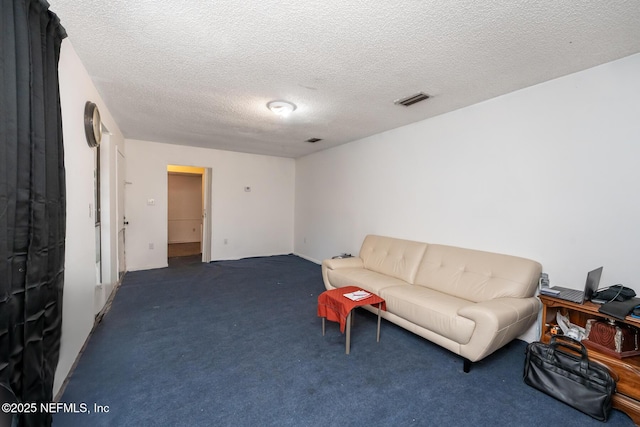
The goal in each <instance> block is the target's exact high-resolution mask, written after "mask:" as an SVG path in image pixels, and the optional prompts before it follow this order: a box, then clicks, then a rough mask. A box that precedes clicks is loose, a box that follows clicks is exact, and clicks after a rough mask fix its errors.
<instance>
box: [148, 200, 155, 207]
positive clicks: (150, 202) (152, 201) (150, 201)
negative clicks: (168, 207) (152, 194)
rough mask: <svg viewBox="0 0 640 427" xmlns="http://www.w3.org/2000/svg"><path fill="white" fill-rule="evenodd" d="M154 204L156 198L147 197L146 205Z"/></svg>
mask: <svg viewBox="0 0 640 427" xmlns="http://www.w3.org/2000/svg"><path fill="white" fill-rule="evenodd" d="M155 204H156V199H147V205H149V206H154V205H155Z"/></svg>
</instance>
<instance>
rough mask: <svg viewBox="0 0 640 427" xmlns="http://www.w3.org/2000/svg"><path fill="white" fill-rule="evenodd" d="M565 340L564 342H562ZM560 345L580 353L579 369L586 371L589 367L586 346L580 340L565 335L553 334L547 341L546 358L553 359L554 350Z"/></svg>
mask: <svg viewBox="0 0 640 427" xmlns="http://www.w3.org/2000/svg"><path fill="white" fill-rule="evenodd" d="M564 341H566V342H564ZM560 347H564V348H567V349H569V350H571V351H574V352H577V353H580V371H582V372H585V373H586V372H587V370H588V367H589V356H588V355H587V348H586V347H585V346H584V344H582V343H581V342H580V341H578V340H576V339H573V338H571V337H568V336H565V335H553V336H552V337H551V341H550V342H549V350H548V351H547V359H549V360H553V359H554V355H555V352H556V350H559V348H560Z"/></svg>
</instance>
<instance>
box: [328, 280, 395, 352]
mask: <svg viewBox="0 0 640 427" xmlns="http://www.w3.org/2000/svg"><path fill="white" fill-rule="evenodd" d="M361 289H362V288H358V287H357V286H345V287H344V288H337V289H331V290H329V291H324V292H323V293H321V294H320V295H319V296H318V317H322V336H324V331H325V329H324V321H325V319H328V320H330V321H332V322H339V323H340V332H344V331H345V326H346V329H347V336H346V344H345V350H346V353H347V354H349V350H350V347H351V312H352V311H353V309H354V308H356V307H362V306H364V305H371V306H373V305H376V304H377V305H378V330H377V333H376V340H377V342H380V310H386V309H387V305H386V303H385V301H384V298H381V297H379V296H378V295H376V294H374V293H372V292H369V291H366V292H369V293H370V294H371V295H370V296H368V297H367V298H364V299H361V300H359V301H353V300H351V299H349V298H347V297H345V296H344V294H347V293H350V292H355V291H359V290H361Z"/></svg>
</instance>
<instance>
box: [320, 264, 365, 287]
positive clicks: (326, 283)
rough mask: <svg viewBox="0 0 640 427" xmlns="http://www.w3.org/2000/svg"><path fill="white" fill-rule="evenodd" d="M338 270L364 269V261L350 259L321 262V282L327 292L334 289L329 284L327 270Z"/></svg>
mask: <svg viewBox="0 0 640 427" xmlns="http://www.w3.org/2000/svg"><path fill="white" fill-rule="evenodd" d="M339 268H364V261H363V260H362V258H359V257H350V258H335V259H334V258H332V259H325V260H324V261H322V280H323V281H324V287H325V288H327V290H331V289H335V286H333V285H331V283H330V282H329V274H328V271H329V270H337V269H339Z"/></svg>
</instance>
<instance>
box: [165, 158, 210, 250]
mask: <svg viewBox="0 0 640 427" xmlns="http://www.w3.org/2000/svg"><path fill="white" fill-rule="evenodd" d="M207 177H208V174H207V173H206V169H205V168H202V167H193V166H177V165H169V166H168V167H167V188H168V195H167V201H168V213H167V214H168V215H167V229H168V246H167V256H168V258H169V259H175V258H187V257H188V258H192V259H193V260H196V261H200V260H202V261H205V256H206V255H207V254H208V252H209V251H208V250H207V248H208V246H207V242H209V239H208V238H207V236H208V234H209V233H205V230H206V229H207V228H208V227H206V221H205V220H206V219H208V215H207V209H206V208H205V190H206V187H207V185H206V178H207Z"/></svg>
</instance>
